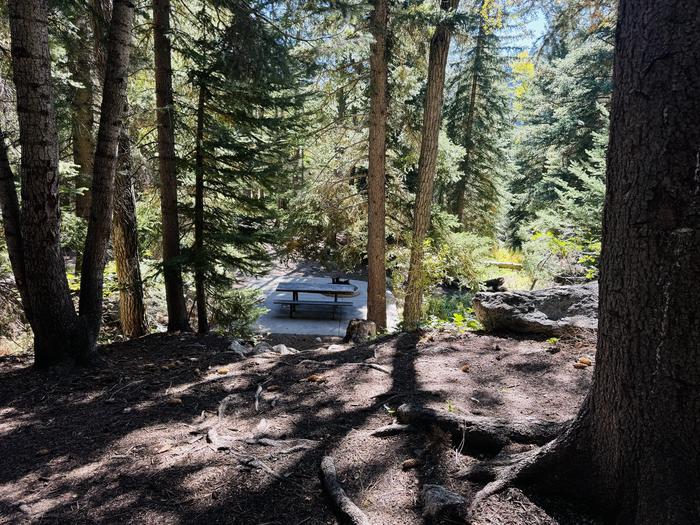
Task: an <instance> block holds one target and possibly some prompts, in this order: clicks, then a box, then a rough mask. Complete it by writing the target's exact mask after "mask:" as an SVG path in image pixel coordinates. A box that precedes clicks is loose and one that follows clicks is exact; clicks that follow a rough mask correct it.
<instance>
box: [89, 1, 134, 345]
mask: <svg viewBox="0 0 700 525" xmlns="http://www.w3.org/2000/svg"><path fill="white" fill-rule="evenodd" d="M133 20H134V5H133V4H132V3H131V0H115V1H114V4H113V8H112V19H111V22H110V25H109V37H108V42H107V55H106V56H107V62H106V65H105V76H104V85H103V91H102V105H101V111H100V126H99V130H98V133H97V146H96V149H95V161H94V173H93V177H92V188H91V190H92V202H91V206H90V220H89V222H88V231H87V238H86V241H85V250H84V256H83V267H82V272H81V279H80V317H81V319H84V320H85V323H86V328H87V335H88V338H89V339H90V341H91V342H94V343H96V341H97V335H98V333H99V331H100V324H101V320H102V295H103V294H102V285H103V277H104V266H105V261H106V255H107V244H108V243H109V235H110V230H111V225H112V209H113V202H114V179H115V173H116V169H117V154H118V149H119V137H120V135H121V132H122V127H123V121H122V119H123V116H124V108H125V106H126V87H127V83H128V72H129V71H128V70H129V54H130V51H131V27H132V25H133ZM94 343H92V344H94Z"/></svg>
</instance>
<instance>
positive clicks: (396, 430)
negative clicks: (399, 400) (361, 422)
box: [369, 423, 415, 437]
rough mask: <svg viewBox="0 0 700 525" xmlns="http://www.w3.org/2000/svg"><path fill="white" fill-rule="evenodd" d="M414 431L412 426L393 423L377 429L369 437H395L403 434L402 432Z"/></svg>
mask: <svg viewBox="0 0 700 525" xmlns="http://www.w3.org/2000/svg"><path fill="white" fill-rule="evenodd" d="M413 430H415V429H414V428H413V427H412V426H411V425H402V424H401V423H392V424H391V425H384V426H383V427H379V428H375V429H374V430H373V431H372V432H370V434H369V435H370V436H374V437H385V436H394V435H396V434H401V433H402V432H412V431H413Z"/></svg>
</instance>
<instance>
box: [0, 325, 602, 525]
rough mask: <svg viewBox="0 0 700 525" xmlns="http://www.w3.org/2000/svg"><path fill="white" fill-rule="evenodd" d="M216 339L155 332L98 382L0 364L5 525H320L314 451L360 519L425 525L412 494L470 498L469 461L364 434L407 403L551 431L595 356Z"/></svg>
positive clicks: (470, 341) (0, 500)
mask: <svg viewBox="0 0 700 525" xmlns="http://www.w3.org/2000/svg"><path fill="white" fill-rule="evenodd" d="M229 342H230V341H229V340H227V339H226V338H223V337H218V336H208V337H197V336H195V335H191V334H186V335H171V336H167V335H151V336H148V337H145V338H142V339H139V340H136V341H131V342H126V343H118V344H114V345H111V346H108V347H105V348H103V349H102V350H101V354H102V355H103V356H104V358H105V360H106V363H107V365H106V366H105V367H103V368H100V369H92V370H71V371H65V370H64V371H54V372H50V373H42V372H38V371H36V370H34V369H33V368H31V366H30V365H31V361H30V359H29V358H27V357H24V358H22V357H3V358H0V458H2V460H1V463H0V523H1V524H9V523H71V524H73V523H75V524H78V523H183V524H184V523H188V524H189V523H228V524H246V525H248V524H250V525H253V524H257V525H263V524H266V525H272V524H283V525H302V524H305V525H314V524H333V523H336V518H335V515H334V514H333V512H332V510H331V508H330V507H329V504H328V501H327V499H326V498H325V497H324V494H323V492H322V490H321V485H320V482H319V476H318V472H319V464H320V461H321V458H322V457H323V456H324V455H330V456H332V457H333V458H334V460H335V463H336V468H337V470H338V474H339V479H340V481H341V483H342V484H343V486H344V488H345V490H346V492H347V494H348V495H349V496H350V497H351V498H352V500H353V501H354V502H355V503H357V504H358V505H359V506H360V507H361V508H362V509H363V510H364V512H365V513H366V514H367V515H368V517H369V518H370V519H371V520H372V523H375V524H387V525H388V524H397V525H398V524H417V523H423V518H422V517H421V512H422V505H421V501H420V493H421V487H422V486H423V485H424V484H426V483H438V484H442V485H444V486H446V487H447V488H449V489H451V490H453V491H455V492H458V493H459V494H462V495H463V496H464V497H466V498H467V500H468V499H469V498H470V496H473V494H474V493H475V491H476V490H478V488H479V486H478V485H475V484H472V483H470V482H467V481H463V480H460V479H457V478H455V477H454V473H455V472H457V471H458V470H460V468H462V467H464V466H465V465H468V464H469V463H470V462H474V461H476V458H472V457H470V456H467V455H465V454H461V453H459V452H456V451H455V450H454V446H453V444H452V443H449V440H448V439H447V438H446V437H445V436H442V435H440V433H439V432H429V433H427V434H426V433H402V434H399V435H395V436H390V437H373V436H371V435H370V432H371V431H372V430H374V429H376V428H378V427H380V426H382V425H387V424H389V423H391V422H392V415H391V414H392V413H393V411H394V410H395V409H396V408H397V407H398V406H399V405H401V404H402V403H406V402H411V403H416V404H421V405H425V406H429V407H431V408H434V409H436V410H442V411H449V412H454V413H458V414H459V413H465V414H477V415H487V416H499V417H503V418H520V419H523V418H525V419H526V418H530V417H531V418H537V419H547V420H552V421H564V420H567V419H569V418H571V417H573V416H574V414H575V412H576V410H577V408H578V406H579V404H580V402H581V400H582V398H583V396H584V395H585V393H586V391H587V389H588V387H589V385H590V381H591V376H592V370H593V367H587V368H583V369H578V368H574V366H573V364H574V362H575V361H576V360H577V359H578V358H579V357H581V356H584V355H585V356H589V357H591V358H593V357H594V355H593V352H594V347H593V341H592V340H591V339H583V338H579V339H575V340H574V339H571V340H568V341H563V340H562V341H559V342H558V343H557V344H556V345H552V344H551V343H548V342H546V341H537V340H528V339H523V338H512V337H495V336H489V335H478V334H472V333H468V334H464V335H449V334H423V335H422V336H417V335H409V334H399V335H395V336H389V337H386V338H383V339H380V340H378V341H376V342H374V343H373V344H369V345H359V346H351V345H339V344H337V343H339V341H330V340H325V341H322V342H319V341H317V340H316V339H315V338H309V337H306V338H303V337H297V338H290V337H287V336H285V337H284V340H283V341H282V342H284V343H285V344H287V345H288V346H292V347H295V348H298V349H301V350H304V351H302V352H300V353H298V354H294V355H287V356H278V355H271V354H264V355H261V356H255V357H251V358H247V359H242V358H240V357H239V356H238V355H237V354H235V353H233V352H230V351H227V349H228V345H229ZM276 342H280V341H273V343H276ZM331 343H336V344H332V345H331ZM318 347H320V348H318ZM370 363H371V364H376V365H379V367H380V368H382V370H378V369H375V368H371V367H369V366H366V365H367V364H370ZM256 399H257V407H256ZM223 400H225V402H223V403H222V401H223ZM211 428H215V429H216V431H217V433H218V436H219V437H220V439H221V440H222V441H221V442H223V443H225V446H224V447H221V449H220V450H217V447H216V446H215V445H213V444H212V443H210V442H208V441H210V440H208V437H207V432H208V430H209V429H211ZM209 437H210V438H211V434H210V436H209ZM261 437H264V438H267V439H262V440H260V438H261ZM275 440H278V441H275ZM279 440H284V441H282V442H280V441H279ZM219 444H220V443H219ZM410 459H413V460H414V461H411V462H409V463H410V465H409V464H404V462H406V460H410ZM580 511H581V509H578V508H575V507H572V506H569V505H568V504H565V503H564V502H562V501H556V500H549V501H547V500H541V499H538V498H535V497H534V495H527V494H525V493H523V492H521V491H520V490H519V489H510V490H509V491H506V492H504V493H502V494H500V495H497V496H494V497H491V498H489V499H488V500H486V502H484V503H483V504H482V506H481V507H480V508H479V509H478V512H477V515H476V516H475V517H474V520H473V521H472V523H474V524H479V525H482V524H533V523H542V524H553V523H562V524H566V523H571V524H574V523H576V524H578V523H595V522H594V521H593V520H591V519H590V518H586V517H584V516H583V515H582V514H581V512H580ZM444 523H455V521H449V520H445V521H444Z"/></svg>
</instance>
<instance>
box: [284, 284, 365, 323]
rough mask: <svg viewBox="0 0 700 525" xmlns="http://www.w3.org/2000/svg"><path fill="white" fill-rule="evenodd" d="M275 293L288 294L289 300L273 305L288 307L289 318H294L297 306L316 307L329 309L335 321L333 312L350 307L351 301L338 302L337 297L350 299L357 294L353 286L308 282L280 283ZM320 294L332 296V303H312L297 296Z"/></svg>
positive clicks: (355, 287) (312, 301)
mask: <svg viewBox="0 0 700 525" xmlns="http://www.w3.org/2000/svg"><path fill="white" fill-rule="evenodd" d="M276 291H277V292H290V293H291V294H292V298H291V299H277V300H275V301H273V303H274V304H280V305H285V306H289V317H294V311H295V310H296V308H297V307H298V306H318V307H321V308H330V309H331V316H332V318H333V319H335V312H336V310H337V309H338V308H344V307H347V306H352V304H353V303H352V301H339V300H338V298H339V297H348V296H349V297H352V296H354V295H355V294H356V292H357V286H355V285H354V284H339V283H308V282H294V281H288V282H282V283H280V284H279V285H277V289H276ZM300 293H305V294H320V295H326V296H333V300H332V301H314V300H307V299H304V300H301V299H299V294H300Z"/></svg>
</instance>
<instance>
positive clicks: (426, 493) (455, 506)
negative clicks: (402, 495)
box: [421, 485, 467, 518]
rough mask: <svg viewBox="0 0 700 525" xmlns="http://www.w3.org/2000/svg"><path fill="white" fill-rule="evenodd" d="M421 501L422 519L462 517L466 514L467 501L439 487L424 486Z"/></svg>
mask: <svg viewBox="0 0 700 525" xmlns="http://www.w3.org/2000/svg"><path fill="white" fill-rule="evenodd" d="M421 497H422V499H423V517H424V518H438V517H440V516H464V515H466V512H467V500H466V499H465V498H463V497H462V496H460V495H459V494H456V493H454V492H452V491H451V490H447V489H446V488H445V487H442V486H440V485H425V486H424V487H423V492H422V494H421Z"/></svg>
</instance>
